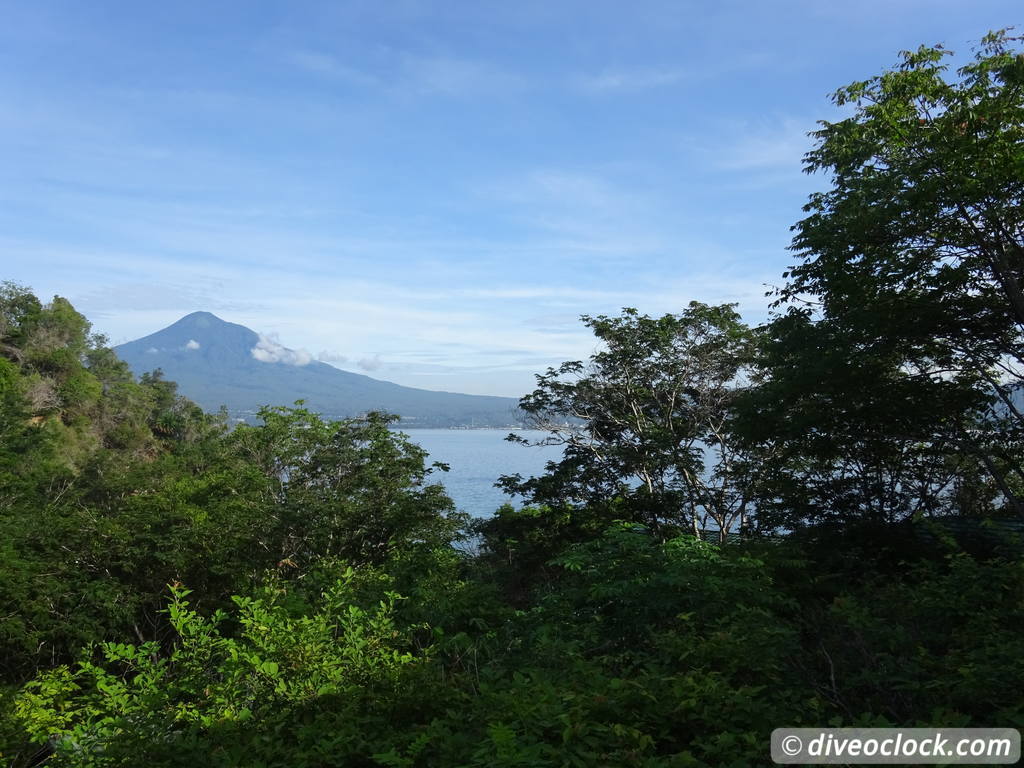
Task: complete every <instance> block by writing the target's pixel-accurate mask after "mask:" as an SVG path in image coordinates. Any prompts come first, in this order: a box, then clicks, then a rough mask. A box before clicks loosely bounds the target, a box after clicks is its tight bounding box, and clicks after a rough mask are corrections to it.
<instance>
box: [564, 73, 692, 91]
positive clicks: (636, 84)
mask: <svg viewBox="0 0 1024 768" xmlns="http://www.w3.org/2000/svg"><path fill="white" fill-rule="evenodd" d="M690 78H691V75H690V73H689V72H688V71H687V70H683V69H609V70H605V71H603V72H601V73H599V74H595V75H583V76H580V77H578V78H576V79H575V81H574V82H575V84H576V85H578V86H579V87H580V88H581V89H583V90H584V91H594V92H607V91H644V90H648V89H651V88H664V87H666V86H670V85H677V84H679V83H681V82H684V81H686V80H688V79H690Z"/></svg>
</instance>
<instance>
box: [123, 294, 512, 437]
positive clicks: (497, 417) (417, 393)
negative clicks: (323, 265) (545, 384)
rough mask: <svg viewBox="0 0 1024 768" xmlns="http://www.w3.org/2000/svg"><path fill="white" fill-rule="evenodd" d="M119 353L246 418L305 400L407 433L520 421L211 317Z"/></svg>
mask: <svg viewBox="0 0 1024 768" xmlns="http://www.w3.org/2000/svg"><path fill="white" fill-rule="evenodd" d="M115 351H116V352H117V354H118V356H120V358H121V359H122V360H124V361H126V362H127V363H128V364H129V365H130V366H131V367H132V370H133V371H134V372H135V373H136V375H141V374H142V373H143V372H146V371H153V370H155V369H157V368H159V369H161V370H162V371H163V372H164V374H165V377H166V378H168V379H171V380H173V381H176V382H178V385H179V388H180V392H181V393H182V394H183V395H185V396H186V397H189V398H191V399H192V400H194V401H195V402H197V403H198V404H199V405H201V406H202V407H203V408H205V409H207V410H216V409H217V408H219V407H220V406H221V405H225V406H227V408H228V411H229V412H231V414H232V415H233V416H238V417H251V416H252V414H253V413H254V412H255V411H256V409H257V408H259V407H260V406H261V405H291V404H292V403H294V402H295V401H296V400H299V399H302V400H305V401H306V407H308V408H310V409H311V410H314V411H317V412H319V413H321V414H323V415H325V416H329V417H335V418H341V417H346V416H356V415H359V414H361V413H365V412H366V411H370V410H381V411H387V412H389V413H397V414H399V415H400V416H401V417H402V422H403V426H405V427H415V426H425V427H426V426H430V427H438V426H441V427H448V426H507V425H511V424H515V423H517V421H518V418H519V414H518V412H517V410H516V405H517V401H516V400H515V399H513V398H511V397H488V396H481V395H461V394H456V393H454V392H433V391H430V390H426V389H414V388H412V387H403V386H399V385H398V384H392V383H390V382H387V381H380V380H378V379H373V378H370V377H369V376H362V375H360V374H358V373H350V372H348V371H341V370H338V369H337V368H334V367H333V366H330V365H327V364H326V363H321V362H319V361H316V360H312V359H310V358H309V356H308V355H306V354H305V353H302V352H296V351H295V350H291V349H287V348H286V347H282V346H280V345H278V344H276V343H275V342H273V341H269V340H267V339H263V338H261V337H260V335H259V334H257V333H255V332H254V331H251V330H249V329H248V328H246V327H245V326H242V325H237V324H236V323H228V322H225V321H224V320H221V319H220V318H219V317H217V316H216V315H212V314H210V313H209V312H193V313H192V314H190V315H186V316H185V317H183V318H181V319H180V320H179V321H178V322H176V323H174V324H173V325H171V326H168V327H167V328H164V329H163V330H162V331H157V332H156V333H153V334H150V335H149V336H145V337H143V338H141V339H137V340H135V341H130V342H128V343H126V344H121V345H120V346H118V347H115Z"/></svg>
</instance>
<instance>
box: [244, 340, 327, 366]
mask: <svg viewBox="0 0 1024 768" xmlns="http://www.w3.org/2000/svg"><path fill="white" fill-rule="evenodd" d="M250 353H251V354H252V356H253V357H254V358H255V359H257V360H259V361H260V362H261V363H283V364H284V365H309V364H310V363H311V362H313V356H312V355H311V354H310V353H309V352H307V351H306V350H304V349H288V347H285V346H283V345H282V344H281V343H280V342H278V341H277V339H276V338H274V336H273V335H271V336H264V335H262V334H260V340H259V341H258V342H256V346H255V347H253V348H252V349H251V350H250Z"/></svg>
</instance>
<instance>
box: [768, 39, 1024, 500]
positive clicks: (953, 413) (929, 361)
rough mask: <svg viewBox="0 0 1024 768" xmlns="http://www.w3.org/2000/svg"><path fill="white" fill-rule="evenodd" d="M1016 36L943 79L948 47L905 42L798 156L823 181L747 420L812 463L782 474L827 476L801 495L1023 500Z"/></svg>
mask: <svg viewBox="0 0 1024 768" xmlns="http://www.w3.org/2000/svg"><path fill="white" fill-rule="evenodd" d="M1016 42H1017V40H1016V39H1015V38H1011V37H1008V36H1007V35H1006V34H1005V33H993V34H990V35H989V36H987V37H986V38H985V39H984V40H983V41H982V43H981V46H980V47H979V49H978V50H977V51H976V53H975V56H974V58H973V60H971V61H970V62H969V63H967V64H966V65H964V66H963V67H961V68H960V69H958V70H957V71H956V73H955V76H954V77H950V73H949V71H948V69H947V65H946V61H947V60H948V56H949V55H950V53H949V52H948V51H946V50H943V49H942V48H941V47H930V48H929V47H922V48H920V49H918V50H917V51H914V52H905V53H904V54H903V58H902V61H901V63H900V64H899V66H897V67H896V68H895V69H893V70H891V71H887V72H885V73H883V74H881V75H879V76H876V77H873V78H871V79H868V80H865V81H861V82H856V83H853V84H851V85H849V86H847V87H845V88H842V89H840V90H839V91H837V92H836V93H835V95H834V97H833V100H834V101H835V103H836V104H837V105H840V106H845V107H847V108H850V109H851V111H852V114H850V116H849V117H847V118H845V119H843V120H840V121H837V122H833V123H828V122H823V123H822V124H821V128H820V129H819V130H818V131H816V132H815V133H814V134H813V136H814V137H815V139H816V141H817V144H816V146H815V148H814V149H813V150H812V151H811V152H810V153H809V154H808V155H807V157H806V160H805V170H806V171H808V172H824V173H826V174H828V175H829V177H830V180H831V187H830V189H829V190H827V191H825V192H821V193H818V194H815V195H813V196H812V197H811V199H810V201H809V202H808V204H807V205H806V206H805V211H806V212H807V213H808V216H807V217H806V218H804V219H803V220H801V221H800V222H798V223H797V224H796V225H795V227H794V230H795V237H794V240H793V246H792V250H793V251H794V252H795V253H796V254H797V256H798V257H799V259H800V262H799V263H798V264H797V265H796V266H794V267H792V269H791V271H790V272H789V273H787V274H786V277H788V279H789V282H788V284H787V285H786V286H785V287H784V288H783V289H782V290H781V291H780V297H779V298H780V303H784V304H788V310H787V312H786V314H784V315H783V316H782V317H779V318H778V319H776V321H775V322H774V323H772V324H771V326H770V327H769V329H768V333H767V338H768V351H767V359H766V366H767V368H768V379H769V381H770V384H769V387H768V388H767V389H766V390H765V391H764V393H762V394H764V395H765V397H764V399H763V401H762V407H760V408H758V409H755V413H756V415H755V417H754V418H755V420H758V421H760V422H761V424H760V427H759V428H758V427H757V426H755V427H754V430H755V431H759V432H760V436H761V438H762V440H763V441H773V440H774V441H777V440H779V439H783V440H787V441H789V443H788V447H789V449H790V450H789V451H788V452H789V454H790V456H789V458H790V464H789V466H790V468H791V469H792V468H793V467H796V466H798V465H799V464H800V462H803V466H802V467H799V468H798V471H797V472H796V473H795V474H794V475H793V481H792V482H789V483H788V484H789V485H790V486H791V490H793V491H794V492H795V493H796V494H797V495H798V496H799V495H800V493H802V491H803V490H805V489H806V488H807V487H810V486H813V487H815V488H817V490H818V491H820V492H815V493H812V494H811V495H810V496H807V497H806V498H805V501H806V504H805V505H804V506H807V507H810V506H814V505H821V507H822V508H819V512H825V507H827V506H831V507H832V509H833V510H834V511H841V510H842V508H846V510H847V511H849V510H853V509H855V508H860V509H861V510H862V511H864V512H866V513H870V514H873V515H875V516H877V517H880V518H888V519H892V518H899V517H904V516H908V515H912V514H915V513H918V512H932V511H947V510H955V509H959V510H960V511H978V510H982V511H984V510H993V509H998V508H1000V507H1004V508H1006V509H1007V510H1013V511H1015V512H1016V513H1018V514H1020V513H1022V512H1024V506H1022V503H1021V494H1022V490H1024V471H1022V463H1021V458H1022V456H1024V451H1022V438H1024V417H1022V411H1021V402H1022V401H1021V398H1020V395H1021V386H1022V384H1024V378H1022V375H1024V293H1022V279H1024V200H1022V192H1024V57H1022V56H1021V55H1020V54H1019V53H1018V52H1016V51H1015V50H1014V49H1013V44H1014V43H1016ZM786 421H788V428H787V424H786V423H785V422H786ZM798 431H799V432H800V433H801V434H797V432H798ZM801 457H802V458H801ZM830 464H831V465H832V469H831V470H829V465H830ZM771 473H772V474H774V475H775V477H774V480H775V481H778V480H779V479H780V473H778V472H777V471H776V469H775V468H773V469H772V470H771ZM982 475H987V479H986V478H985V477H982ZM801 484H802V485H803V486H804V488H803V489H801V488H799V487H798V486H799V485H801ZM774 491H775V492H776V495H781V496H783V497H784V496H785V495H786V493H787V491H786V489H785V488H781V487H779V484H778V482H776V487H775V489H774ZM769 495H771V494H769ZM797 506H799V504H798V505H797Z"/></svg>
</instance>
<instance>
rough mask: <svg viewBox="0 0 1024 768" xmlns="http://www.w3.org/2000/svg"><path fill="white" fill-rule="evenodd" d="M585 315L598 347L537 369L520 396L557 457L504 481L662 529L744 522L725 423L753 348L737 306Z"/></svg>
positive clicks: (741, 465) (554, 500) (747, 505)
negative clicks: (584, 358)
mask: <svg viewBox="0 0 1024 768" xmlns="http://www.w3.org/2000/svg"><path fill="white" fill-rule="evenodd" d="M583 322H584V323H585V324H586V325H587V326H588V327H589V328H591V329H592V330H593V331H594V335H595V336H596V337H597V338H598V340H599V341H600V342H601V344H602V348H601V350H600V351H598V352H597V353H595V354H594V355H593V356H592V357H591V359H590V361H589V363H583V362H580V361H573V362H567V363H563V364H562V365H561V366H559V367H558V368H551V369H549V370H548V371H547V372H546V373H544V374H542V375H538V376H537V389H536V390H535V391H534V392H533V393H531V394H529V395H527V396H526V397H524V398H523V399H522V400H521V401H520V408H521V409H522V410H523V411H524V412H525V413H526V414H527V416H528V418H529V419H530V420H531V422H532V426H533V427H535V428H537V429H542V430H545V431H546V432H547V433H548V436H547V437H546V438H545V439H544V440H543V441H542V442H543V444H546V445H559V446H562V448H563V450H564V454H563V458H562V459H561V460H560V461H557V462H551V463H549V464H548V472H547V474H545V475H543V476H541V477H535V478H528V479H524V478H522V477H519V476H509V477H505V478H503V479H502V484H503V486H504V487H505V488H506V489H507V490H509V491H512V492H515V493H518V494H521V495H524V496H525V497H526V498H527V499H529V500H530V501H531V502H532V503H535V504H546V505H549V506H553V507H559V506H566V505H573V504H582V505H586V506H588V507H590V508H591V509H592V510H600V509H604V510H606V511H609V512H610V514H612V515H614V516H615V517H621V518H623V519H632V520H635V521H637V522H641V523H643V524H645V525H647V526H649V527H650V528H651V529H652V530H654V531H656V532H658V533H659V534H668V533H669V532H671V531H678V530H680V529H683V530H691V531H693V532H695V533H699V532H701V531H703V530H705V529H709V528H710V529H712V530H718V531H722V532H723V533H724V532H726V531H729V530H731V529H733V528H736V527H737V526H742V525H743V524H744V523H745V521H746V518H747V516H748V515H749V514H750V513H751V511H752V510H751V499H750V497H749V495H748V494H747V492H746V488H745V483H744V482H743V480H742V478H743V476H744V473H745V471H746V470H745V462H744V457H743V456H742V455H741V454H740V452H739V451H738V448H737V444H736V442H735V440H734V439H733V437H732V434H731V429H730V418H731V413H732V403H733V401H734V399H735V396H736V394H737V392H738V391H739V390H741V389H742V387H743V386H744V376H745V372H746V369H747V366H748V365H749V363H750V360H751V354H752V348H753V346H752V339H751V334H750V331H749V329H748V328H747V327H746V326H745V325H744V324H743V323H742V322H741V320H740V317H739V315H738V314H737V313H736V311H735V309H734V306H733V305H722V306H708V305H706V304H701V303H699V302H692V303H691V304H690V305H689V307H687V309H686V310H684V311H683V312H682V313H680V314H678V315H664V316H663V317H659V318H652V317H649V316H647V315H643V314H640V313H639V312H637V311H636V310H635V309H625V310H623V313H622V315H621V316H619V317H606V316H603V315H602V316H598V317H587V316H585V317H584V318H583ZM510 439H515V436H514V435H513V436H510ZM609 505H611V506H609Z"/></svg>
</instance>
